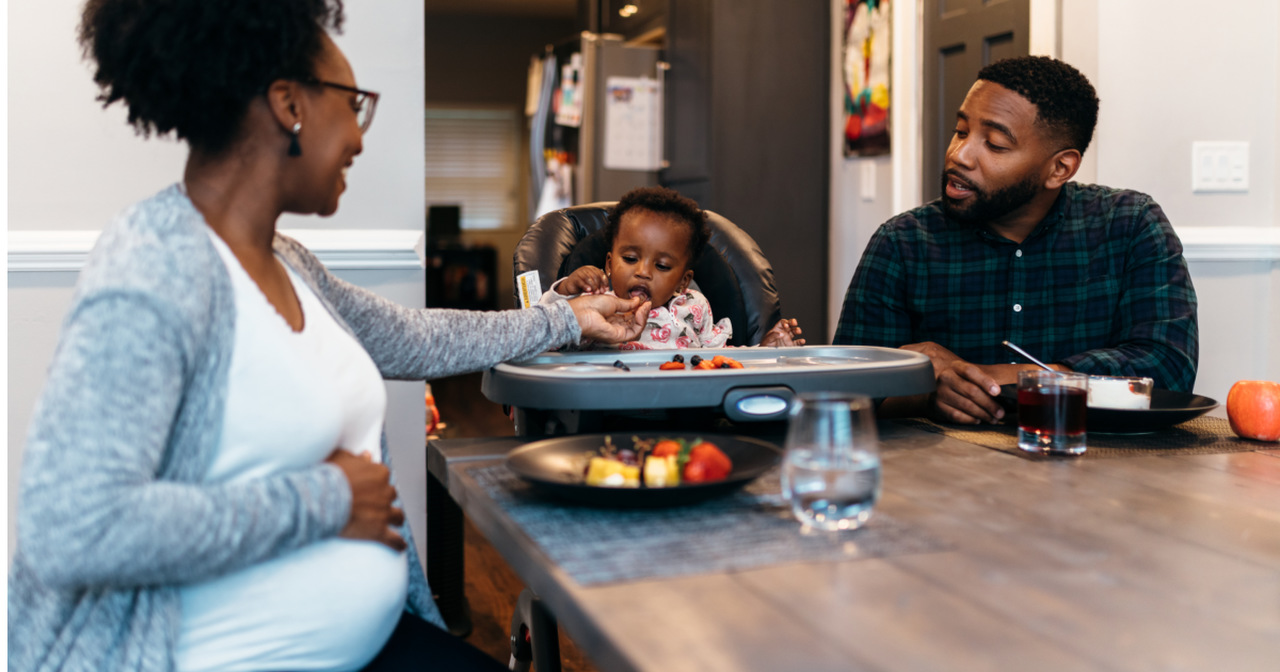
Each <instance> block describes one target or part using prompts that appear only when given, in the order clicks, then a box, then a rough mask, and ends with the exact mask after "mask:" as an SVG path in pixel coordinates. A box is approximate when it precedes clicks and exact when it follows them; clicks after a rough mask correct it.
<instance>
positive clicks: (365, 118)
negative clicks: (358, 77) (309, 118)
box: [302, 78, 378, 133]
mask: <svg viewBox="0 0 1280 672" xmlns="http://www.w3.org/2000/svg"><path fill="white" fill-rule="evenodd" d="M302 83H303V84H313V85H315V86H327V87H329V88H331V89H338V90H339V91H346V92H348V93H354V94H356V100H355V102H354V103H352V104H351V109H352V110H355V113H356V122H357V123H359V124H360V132H361V133H364V132H366V131H368V130H369V125H370V124H372V123H373V112H374V110H376V109H378V94H377V93H375V92H373V91H365V90H363V89H357V88H356V87H354V86H347V85H346V84H336V83H334V82H326V81H324V80H322V79H314V78H313V79H304V80H302Z"/></svg>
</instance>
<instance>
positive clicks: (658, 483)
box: [644, 455, 680, 488]
mask: <svg viewBox="0 0 1280 672" xmlns="http://www.w3.org/2000/svg"><path fill="white" fill-rule="evenodd" d="M673 485H680V468H679V467H677V466H676V456H675V455H667V456H666V457H658V456H655V455H650V456H648V457H646V458H645V459H644V487H646V488H665V487H668V486H673Z"/></svg>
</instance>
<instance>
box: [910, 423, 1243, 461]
mask: <svg viewBox="0 0 1280 672" xmlns="http://www.w3.org/2000/svg"><path fill="white" fill-rule="evenodd" d="M894 422H896V423H898V424H900V425H904V426H907V427H913V428H915V429H922V430H924V431H926V432H933V433H935V434H943V435H946V436H948V437H950V438H953V439H959V440H961V441H964V442H966V443H972V444H975V445H979V446H983V447H986V448H992V449H995V450H999V451H1001V452H1005V453H1010V454H1013V455H1017V456H1018V457H1024V458H1026V459H1029V460H1044V459H1069V460H1075V459H1091V458H1109V457H1136V456H1139V455H1215V454H1218V453H1242V452H1248V451H1253V450H1260V449H1261V448H1264V447H1265V446H1263V445H1261V444H1259V443H1258V442H1256V441H1247V440H1245V439H1241V438H1239V437H1237V436H1236V435H1235V434H1234V433H1232V431H1231V425H1230V424H1229V423H1228V422H1227V421H1226V420H1225V419H1223V418H1211V417H1206V416H1201V417H1199V418H1195V419H1193V420H1188V421H1186V422H1184V423H1182V424H1179V425H1174V426H1173V427H1170V428H1169V429H1163V430H1160V431H1158V432H1151V433H1149V434H1101V433H1096V432H1091V433H1089V435H1088V437H1087V438H1086V439H1085V442H1086V444H1087V445H1088V448H1087V449H1086V450H1085V452H1084V454H1083V455H1080V456H1076V457H1071V456H1057V455H1042V454H1039V453H1028V452H1027V451H1025V450H1022V449H1021V448H1018V427H1017V426H1016V425H984V426H973V425H940V424H937V423H935V422H932V421H930V420H922V419H909V420H895V421H894Z"/></svg>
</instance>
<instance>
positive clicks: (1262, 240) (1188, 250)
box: [1174, 226, 1280, 261]
mask: <svg viewBox="0 0 1280 672" xmlns="http://www.w3.org/2000/svg"><path fill="white" fill-rule="evenodd" d="M1174 230H1175V231H1176V232H1177V233H1178V238H1180V239H1182V254H1183V256H1184V257H1186V259H1187V261H1280V227H1277V226H1179V227H1174Z"/></svg>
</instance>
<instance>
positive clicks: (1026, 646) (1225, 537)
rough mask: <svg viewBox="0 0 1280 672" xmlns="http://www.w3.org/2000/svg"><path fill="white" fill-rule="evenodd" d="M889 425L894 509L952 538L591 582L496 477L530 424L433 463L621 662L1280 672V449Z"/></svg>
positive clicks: (670, 668) (887, 497) (490, 530)
mask: <svg viewBox="0 0 1280 672" xmlns="http://www.w3.org/2000/svg"><path fill="white" fill-rule="evenodd" d="M880 434H881V445H882V448H883V453H882V461H883V495H882V497H881V499H880V501H879V503H878V505H877V508H876V515H883V516H887V517H891V518H892V519H893V520H895V521H898V522H900V523H902V524H906V525H910V526H912V528H913V529H916V530H918V531H919V532H920V533H922V534H927V535H929V536H931V537H932V538H934V539H936V540H938V541H939V547H938V548H937V549H935V550H933V551H931V552H921V553H906V554H900V555H889V556H886V557H866V558H854V559H849V560H845V561H836V562H832V561H820V562H789V563H785V564H777V565H768V566H761V567H757V568H751V569H744V570H737V571H728V572H713V573H699V574H688V575H682V576H676V577H671V578H651V579H643V580H632V581H625V582H617V583H606V584H595V585H580V584H579V583H578V582H576V581H575V580H574V579H573V577H571V576H570V575H569V574H568V573H567V572H566V571H564V569H563V568H562V567H560V566H558V565H557V564H556V563H555V562H553V561H552V560H551V559H550V557H549V555H548V554H547V553H546V551H545V549H543V548H542V547H540V546H539V545H538V543H536V542H535V541H534V540H533V539H532V538H531V537H530V536H529V534H528V533H527V531H526V530H525V529H523V528H522V527H521V526H520V525H519V524H518V523H517V522H516V521H515V520H514V519H513V518H512V517H511V516H510V515H508V514H507V512H506V511H505V510H504V508H503V507H502V506H501V505H500V504H499V502H497V501H496V500H495V498H494V497H493V496H492V492H491V490H489V489H486V488H485V487H482V485H481V484H480V483H478V482H477V480H476V479H475V478H474V474H475V473H476V472H475V471H474V469H475V468H476V466H478V465H487V464H498V463H500V462H501V460H502V457H503V456H504V455H505V454H506V453H507V452H508V451H510V450H512V449H513V448H516V447H518V446H520V445H523V444H524V443H526V442H527V439H522V438H518V437H516V438H502V439H467V440H453V441H450V440H435V441H432V442H430V444H429V445H428V470H429V472H430V475H431V478H432V479H433V481H434V483H435V484H436V487H437V488H442V491H443V492H447V495H448V497H449V498H450V500H451V501H452V502H453V503H456V505H457V506H458V507H459V508H460V509H461V511H462V512H464V513H465V514H466V516H467V517H469V518H470V519H471V521H472V522H473V523H474V525H475V527H476V528H477V529H478V530H479V531H480V532H481V533H482V534H484V536H485V537H486V538H487V539H488V540H489V542H491V543H492V544H493V546H494V547H495V548H496V549H497V550H498V552H499V553H500V554H501V555H502V556H503V557H504V558H505V559H506V561H507V562H508V563H509V564H510V565H511V567H512V569H513V570H514V571H515V573H516V574H517V575H519V577H520V579H521V580H523V581H524V582H525V584H526V585H527V586H528V587H529V588H530V589H532V590H533V591H534V592H535V593H536V594H537V595H538V596H539V597H540V599H541V600H542V601H543V603H544V604H545V605H546V607H547V608H548V609H549V610H550V611H551V613H552V614H554V616H555V618H556V619H557V620H558V622H559V626H560V627H561V628H563V630H564V631H565V632H566V633H567V634H568V635H569V636H570V637H571V638H572V639H573V640H574V642H575V643H576V644H577V645H578V647H579V648H580V649H581V650H582V651H583V652H584V653H585V654H586V655H587V656H588V657H589V658H590V659H591V660H592V661H593V662H594V663H595V664H596V665H597V667H598V668H599V669H601V670H609V671H613V670H619V671H654V672H657V671H663V672H674V671H680V670H689V671H694V670H697V671H700V672H709V671H719V670H726V671H727V670H806V671H819V670H993V669H994V670H1010V669H1019V670H1086V669H1088V670H1094V669H1097V670H1271V671H1274V670H1280V445H1277V444H1265V443H1258V444H1257V449H1256V450H1250V451H1247V452H1234V453H1227V454H1214V455H1160V454H1153V455H1150V456H1138V457H1125V458H1116V459H1093V460H1090V459H1054V460H1027V459H1023V458H1020V457H1017V456H1014V455H1010V454H1007V453H1004V452H1000V451H997V450H992V449H990V448H985V447H982V446H978V445H974V444H972V443H967V442H964V441H960V440H957V439H955V438H949V437H947V436H944V435H942V434H937V433H931V432H925V431H921V430H920V429H916V428H911V427H906V426H902V425H899V424H895V423H891V422H881V423H880ZM566 506H569V505H568V504H566ZM429 514H430V512H429ZM873 520H874V519H873ZM428 525H429V526H430V525H431V523H430V522H429V523H428ZM796 528H797V534H799V533H801V532H800V529H799V528H800V525H799V523H796ZM861 532H862V531H855V532H853V533H851V534H852V535H854V537H855V538H856V535H858V534H860V533H861ZM845 534H848V533H845ZM695 542H696V540H690V543H695ZM429 543H430V542H429ZM451 552H452V550H451V549H447V548H443V547H437V548H436V549H434V550H433V549H432V548H431V547H430V546H429V547H428V551H427V553H428V565H429V566H430V563H431V562H433V559H432V558H433V556H441V555H447V554H449V553H451Z"/></svg>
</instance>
